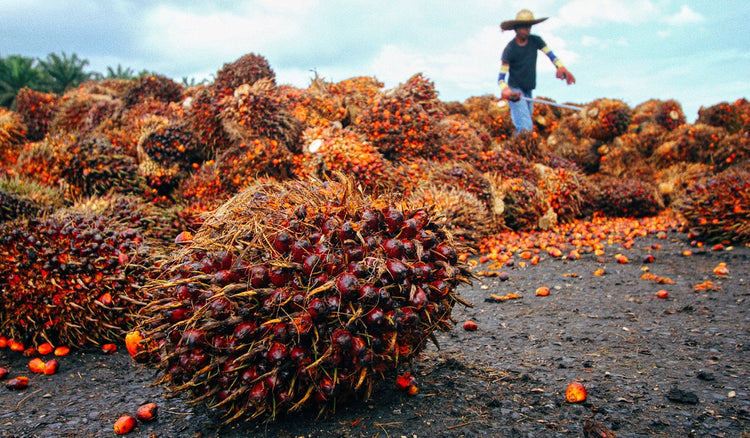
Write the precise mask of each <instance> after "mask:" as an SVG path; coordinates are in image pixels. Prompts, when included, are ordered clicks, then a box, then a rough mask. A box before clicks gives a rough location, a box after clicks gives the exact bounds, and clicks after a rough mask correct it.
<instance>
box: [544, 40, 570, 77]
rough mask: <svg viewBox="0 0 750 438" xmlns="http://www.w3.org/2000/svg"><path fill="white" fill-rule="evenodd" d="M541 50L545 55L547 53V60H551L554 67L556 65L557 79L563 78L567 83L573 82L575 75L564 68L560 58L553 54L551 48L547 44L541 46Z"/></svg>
mask: <svg viewBox="0 0 750 438" xmlns="http://www.w3.org/2000/svg"><path fill="white" fill-rule="evenodd" d="M542 52H543V53H544V54H545V55H547V57H548V58H549V60H550V61H552V64H554V65H555V67H557V72H556V74H555V76H556V77H557V79H565V82H567V83H568V85H570V84H575V82H576V78H575V76H573V73H571V72H570V71H568V69H567V68H565V66H564V65H563V63H562V61H561V60H560V58H558V57H557V56H555V53H554V52H553V51H552V49H550V48H549V46H544V47H542Z"/></svg>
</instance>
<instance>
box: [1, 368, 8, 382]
mask: <svg viewBox="0 0 750 438" xmlns="http://www.w3.org/2000/svg"><path fill="white" fill-rule="evenodd" d="M7 375H8V369H7V368H5V367H0V380H3V379H4V378H5V377H6V376H7Z"/></svg>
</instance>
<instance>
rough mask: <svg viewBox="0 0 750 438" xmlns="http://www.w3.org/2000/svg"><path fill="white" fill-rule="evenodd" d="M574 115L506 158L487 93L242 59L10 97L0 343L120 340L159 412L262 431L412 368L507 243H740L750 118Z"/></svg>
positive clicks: (741, 105) (657, 109) (741, 113)
mask: <svg viewBox="0 0 750 438" xmlns="http://www.w3.org/2000/svg"><path fill="white" fill-rule="evenodd" d="M579 105H581V104H579ZM581 106H582V107H583V110H581V111H574V110H571V109H563V108H558V107H555V106H548V105H544V104H537V105H535V108H534V114H533V120H534V124H535V132H534V133H533V134H524V135H519V136H516V137H514V136H513V135H512V133H513V125H512V122H511V119H510V112H509V109H508V107H507V105H503V103H502V102H500V103H498V101H497V98H496V97H495V96H492V95H486V96H479V97H471V98H469V99H467V100H466V101H465V102H442V101H440V100H439V99H438V93H437V91H436V90H435V88H434V85H433V83H432V82H431V81H430V80H429V79H427V78H426V77H424V76H423V75H422V74H415V75H414V76H412V77H411V78H408V79H407V80H406V81H404V83H401V84H398V85H397V86H395V87H393V88H392V89H388V90H384V89H383V83H382V82H380V81H378V80H377V79H376V78H373V77H365V76H362V77H354V78H349V79H345V80H342V81H340V82H336V83H329V82H326V81H325V80H324V79H323V78H321V77H318V76H317V75H316V77H315V78H314V79H313V80H312V81H311V84H310V86H309V87H308V88H303V89H300V88H296V87H293V86H290V85H278V84H277V83H276V78H275V74H274V72H273V70H272V69H271V66H270V65H269V64H268V62H267V60H266V59H265V58H264V57H263V56H260V55H257V54H254V53H250V54H247V55H245V56H242V57H240V58H239V59H237V60H236V61H234V62H231V63H227V64H225V65H224V66H223V67H222V68H221V69H220V70H219V71H218V72H217V75H216V78H215V79H214V81H213V82H210V83H204V84H199V85H196V86H191V87H187V88H186V87H183V86H182V85H180V84H178V83H176V82H174V81H173V80H171V79H169V78H167V77H164V76H161V75H155V74H153V75H144V76H141V77H139V78H136V79H132V80H123V79H105V80H101V81H92V82H85V83H83V84H81V85H80V86H78V87H77V88H74V89H71V90H69V91H67V92H65V93H64V94H63V95H55V94H51V93H44V92H39V91H34V90H30V89H22V90H21V91H20V92H19V93H18V94H17V96H16V99H15V104H14V106H13V109H12V110H11V109H5V108H0V338H4V339H11V340H13V341H14V342H13V343H12V345H13V346H14V347H15V348H14V349H20V350H24V349H27V350H28V349H33V348H34V347H36V346H38V345H39V344H41V343H47V342H48V343H52V344H56V345H57V344H59V345H67V346H70V347H90V346H93V345H98V344H101V343H104V342H112V341H115V342H116V341H122V340H123V338H124V336H125V334H126V333H130V337H129V341H130V342H128V346H129V347H130V349H131V350H132V353H133V355H134V357H135V358H136V359H137V360H139V361H143V362H144V363H146V364H149V365H152V366H158V367H159V369H160V370H161V371H162V380H163V381H164V382H166V383H167V384H168V385H169V386H170V387H171V388H172V390H173V391H175V392H177V393H183V392H184V393H188V394H189V395H190V396H191V397H192V398H193V400H195V401H205V402H207V403H209V404H210V405H211V406H216V407H218V408H219V409H222V410H223V411H224V412H225V414H226V418H227V420H231V419H234V418H240V417H244V416H249V417H255V416H258V417H262V416H265V417H267V418H275V416H276V415H278V414H282V413H286V412H289V411H294V410H296V409H298V408H301V407H302V406H304V405H306V404H318V403H319V402H324V401H325V402H326V403H320V404H321V405H322V406H326V407H332V406H334V405H335V403H336V402H337V401H340V400H342V399H344V398H347V397H350V396H356V395H367V394H368V393H369V392H370V391H371V389H372V387H373V386H374V384H375V383H376V382H377V380H378V379H380V378H382V376H383V374H384V373H385V372H386V371H388V370H391V369H394V368H396V367H398V366H400V365H402V364H405V363H408V362H409V361H411V360H412V359H414V357H415V355H416V354H417V353H418V352H419V351H420V350H421V349H422V348H423V347H424V345H425V342H426V340H427V339H429V338H430V337H431V335H432V334H433V332H434V330H443V329H448V328H449V327H450V325H451V319H450V318H451V317H450V315H451V309H452V308H453V306H454V305H455V304H456V303H460V302H461V299H460V298H459V297H458V296H457V287H458V285H459V284H460V283H462V282H466V281H469V278H470V277H471V276H470V274H469V273H468V271H467V270H466V268H465V267H464V266H463V263H464V260H465V259H466V257H468V256H469V255H470V254H471V253H472V251H474V250H476V249H477V248H482V242H483V241H485V240H487V239H491V238H492V237H493V236H496V235H499V234H500V233H501V232H503V231H507V230H509V229H511V230H515V231H532V230H553V229H554V228H555V227H556V226H557V225H558V224H563V223H570V222H573V221H577V220H581V219H585V218H588V217H592V216H594V215H597V217H602V216H604V217H623V216H625V217H643V216H652V215H655V214H658V213H661V212H664V211H671V212H672V213H674V214H676V215H678V216H679V217H681V220H682V224H683V226H684V229H685V230H686V231H688V230H689V231H691V233H692V236H695V238H697V239H704V240H716V241H721V242H733V243H746V242H748V241H750V231H749V230H750V217H749V216H748V212H747V207H746V206H747V204H748V199H749V198H750V196H749V195H748V193H749V192H750V188H749V187H748V183H747V178H748V176H747V170H746V169H747V162H748V156H749V155H750V128H749V126H750V103H748V101H747V100H746V99H744V98H743V99H738V100H736V101H735V102H731V103H727V102H722V103H719V104H717V105H714V106H711V107H705V108H701V110H700V111H699V113H698V119H697V121H696V122H695V123H692V124H691V123H686V117H685V115H684V114H683V113H682V109H681V107H680V104H679V103H678V102H676V101H674V100H666V101H662V100H649V101H647V102H644V103H642V104H640V105H638V106H636V107H634V108H630V107H629V106H628V105H627V104H626V103H625V102H623V101H620V100H616V99H606V98H603V99H597V100H595V101H592V102H589V103H587V104H582V105H581ZM341 174H346V177H343V176H341ZM178 242H179V243H178Z"/></svg>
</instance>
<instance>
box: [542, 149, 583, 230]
mask: <svg viewBox="0 0 750 438" xmlns="http://www.w3.org/2000/svg"><path fill="white" fill-rule="evenodd" d="M534 170H535V172H536V173H537V175H538V179H537V181H538V187H539V190H540V192H541V196H542V197H543V198H544V206H543V208H544V210H545V211H547V210H548V209H550V208H551V209H552V210H553V211H554V212H555V214H556V215H557V220H558V221H559V222H561V223H567V222H572V221H573V220H575V219H578V218H580V217H582V215H583V212H584V211H587V209H588V207H587V205H586V204H587V201H590V200H587V199H586V197H585V193H586V190H585V189H584V185H585V184H586V180H585V179H584V177H583V175H582V174H580V173H578V172H576V171H571V170H567V169H565V168H551V167H547V166H544V165H543V164H535V165H534Z"/></svg>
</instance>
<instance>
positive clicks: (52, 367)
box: [43, 359, 60, 376]
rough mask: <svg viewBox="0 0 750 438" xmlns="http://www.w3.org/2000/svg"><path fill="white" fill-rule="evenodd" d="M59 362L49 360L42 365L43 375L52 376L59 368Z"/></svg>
mask: <svg viewBox="0 0 750 438" xmlns="http://www.w3.org/2000/svg"><path fill="white" fill-rule="evenodd" d="M59 365H60V364H59V362H57V359H50V360H48V361H47V362H45V363H44V370H43V371H44V374H46V375H48V376H50V375H52V374H55V373H57V368H58V366H59Z"/></svg>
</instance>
